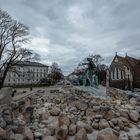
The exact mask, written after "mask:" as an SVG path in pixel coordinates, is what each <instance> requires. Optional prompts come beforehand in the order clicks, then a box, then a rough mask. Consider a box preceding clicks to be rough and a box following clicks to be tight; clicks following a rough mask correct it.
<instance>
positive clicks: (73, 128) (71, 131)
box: [69, 124, 76, 136]
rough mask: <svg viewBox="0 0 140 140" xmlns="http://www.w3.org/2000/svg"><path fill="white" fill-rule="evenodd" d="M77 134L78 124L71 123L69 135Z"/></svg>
mask: <svg viewBox="0 0 140 140" xmlns="http://www.w3.org/2000/svg"><path fill="white" fill-rule="evenodd" d="M75 134H76V125H75V124H71V125H70V126H69V135H70V136H74V135H75Z"/></svg>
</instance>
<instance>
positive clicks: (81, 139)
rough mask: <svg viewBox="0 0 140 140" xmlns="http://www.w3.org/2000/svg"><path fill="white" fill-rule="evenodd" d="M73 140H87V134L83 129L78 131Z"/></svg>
mask: <svg viewBox="0 0 140 140" xmlns="http://www.w3.org/2000/svg"><path fill="white" fill-rule="evenodd" d="M75 140H88V137H87V133H86V131H85V129H84V128H82V129H80V130H79V131H78V132H77V134H76V135H75Z"/></svg>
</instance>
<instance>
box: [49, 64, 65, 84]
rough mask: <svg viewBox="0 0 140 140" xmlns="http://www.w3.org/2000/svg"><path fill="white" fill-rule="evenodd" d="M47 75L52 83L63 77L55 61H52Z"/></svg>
mask: <svg viewBox="0 0 140 140" xmlns="http://www.w3.org/2000/svg"><path fill="white" fill-rule="evenodd" d="M48 77H50V79H51V80H52V82H53V83H54V84H55V83H57V82H58V81H59V80H62V79H64V75H63V73H62V70H61V69H60V68H59V66H58V64H57V63H55V62H53V63H52V66H51V67H50V71H49V75H48Z"/></svg>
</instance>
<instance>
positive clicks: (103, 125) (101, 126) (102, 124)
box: [99, 119, 110, 130]
mask: <svg viewBox="0 0 140 140" xmlns="http://www.w3.org/2000/svg"><path fill="white" fill-rule="evenodd" d="M107 127H110V126H109V124H108V121H107V120H105V119H101V120H100V122H99V130H101V129H104V128H107Z"/></svg>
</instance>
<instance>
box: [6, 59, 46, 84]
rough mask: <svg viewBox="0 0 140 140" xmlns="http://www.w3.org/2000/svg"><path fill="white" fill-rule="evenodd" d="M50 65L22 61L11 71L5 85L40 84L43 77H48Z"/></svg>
mask: <svg viewBox="0 0 140 140" xmlns="http://www.w3.org/2000/svg"><path fill="white" fill-rule="evenodd" d="M47 74H48V66H47V65H43V64H41V63H37V62H29V61H26V62H20V63H18V64H16V65H15V66H14V67H13V68H12V69H11V70H9V72H8V73H7V76H6V78H5V81H4V85H6V86H11V85H28V84H38V83H40V81H41V79H43V78H46V77H47Z"/></svg>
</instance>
